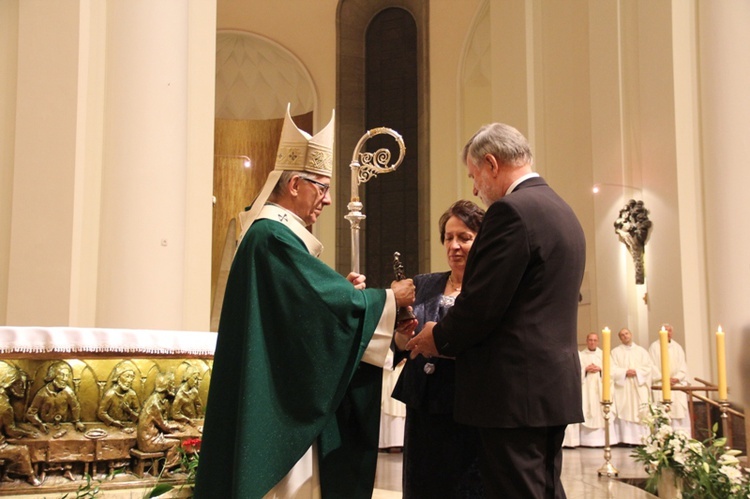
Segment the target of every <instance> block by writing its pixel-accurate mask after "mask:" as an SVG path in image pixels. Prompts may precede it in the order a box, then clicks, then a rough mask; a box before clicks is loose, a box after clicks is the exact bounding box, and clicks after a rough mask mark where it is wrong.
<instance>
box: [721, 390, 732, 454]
mask: <svg viewBox="0 0 750 499" xmlns="http://www.w3.org/2000/svg"><path fill="white" fill-rule="evenodd" d="M728 409H729V401H727V400H720V401H719V410H720V411H721V432H722V434H723V436H724V438H725V439H726V441H725V443H724V448H725V449H727V450H729V448H730V447H729V414H727V410H728Z"/></svg>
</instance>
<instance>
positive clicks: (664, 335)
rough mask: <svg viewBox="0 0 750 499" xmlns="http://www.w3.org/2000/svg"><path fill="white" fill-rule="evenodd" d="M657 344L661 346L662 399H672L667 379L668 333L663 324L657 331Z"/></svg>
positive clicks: (670, 385) (668, 369)
mask: <svg viewBox="0 0 750 499" xmlns="http://www.w3.org/2000/svg"><path fill="white" fill-rule="evenodd" d="M659 345H660V346H661V394H662V398H663V399H664V400H672V384H671V383H670V381H669V378H670V376H669V375H670V374H671V370H670V368H669V333H668V332H667V330H666V329H664V326H662V327H661V331H659Z"/></svg>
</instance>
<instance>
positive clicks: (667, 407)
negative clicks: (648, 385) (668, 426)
mask: <svg viewBox="0 0 750 499" xmlns="http://www.w3.org/2000/svg"><path fill="white" fill-rule="evenodd" d="M661 403H662V405H663V406H664V411H665V412H666V413H667V416H668V417H669V419H670V420H671V419H672V399H662V401H661Z"/></svg>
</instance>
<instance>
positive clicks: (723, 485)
mask: <svg viewBox="0 0 750 499" xmlns="http://www.w3.org/2000/svg"><path fill="white" fill-rule="evenodd" d="M641 423H642V424H644V425H646V426H648V427H649V430H650V432H649V434H648V435H647V436H645V437H643V445H642V446H639V447H636V449H635V450H634V452H633V454H632V457H633V458H634V459H635V460H636V461H638V462H641V463H643V464H644V465H646V471H647V472H648V474H649V478H648V480H647V482H646V489H647V490H648V491H649V492H656V489H657V485H658V484H659V482H660V479H661V478H663V476H665V475H668V474H673V475H674V477H675V479H676V480H678V481H680V482H681V483H682V487H681V489H682V490H681V496H678V497H682V498H704V497H722V498H743V499H746V498H750V479H748V475H747V471H748V470H744V469H743V468H742V467H741V466H740V462H739V460H738V459H737V456H738V455H739V454H740V451H737V450H727V449H726V448H725V447H724V446H725V445H726V439H725V438H716V430H717V425H714V427H713V429H712V436H711V437H710V438H709V439H708V440H706V441H705V442H699V441H698V440H694V439H692V438H690V437H689V436H688V435H687V434H686V433H685V432H683V431H681V430H674V429H673V428H672V426H671V420H670V418H669V415H668V413H667V411H666V408H665V406H664V405H663V404H658V405H656V404H648V405H644V410H643V411H642V412H641Z"/></svg>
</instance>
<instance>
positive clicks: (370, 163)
mask: <svg viewBox="0 0 750 499" xmlns="http://www.w3.org/2000/svg"><path fill="white" fill-rule="evenodd" d="M380 134H388V135H390V136H391V137H393V138H394V139H396V143H397V144H398V148H399V154H398V160H397V161H396V162H395V163H393V164H392V165H390V166H388V163H389V161H390V160H391V151H390V150H389V149H388V148H382V149H378V150H377V151H375V152H362V148H363V147H364V145H365V143H366V142H367V141H368V140H369V139H371V138H372V137H374V136H376V135H380ZM405 154H406V147H405V146H404V139H402V138H401V135H400V134H399V133H398V132H396V131H395V130H391V129H390V128H384V127H379V128H373V129H372V130H368V131H367V133H365V134H364V135H363V136H362V138H361V139H359V142H357V146H356V147H355V148H354V154H353V155H352V162H351V163H350V164H349V167H350V168H351V170H352V172H351V173H352V196H351V201H350V202H349V204H348V205H346V207H347V208H349V214H348V215H345V216H344V218H346V219H347V220H349V224H350V225H351V230H352V271H354V272H356V273H358V274H359V228H360V222H361V221H362V220H364V219H365V215H364V214H363V213H362V208H363V204H362V201H360V198H359V184H364V183H365V182H367V181H368V180H370V179H371V178H372V177H377V176H378V174H379V173H390V172H392V171H394V170H396V168H398V165H400V164H401V162H402V161H403V160H404V155H405Z"/></svg>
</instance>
